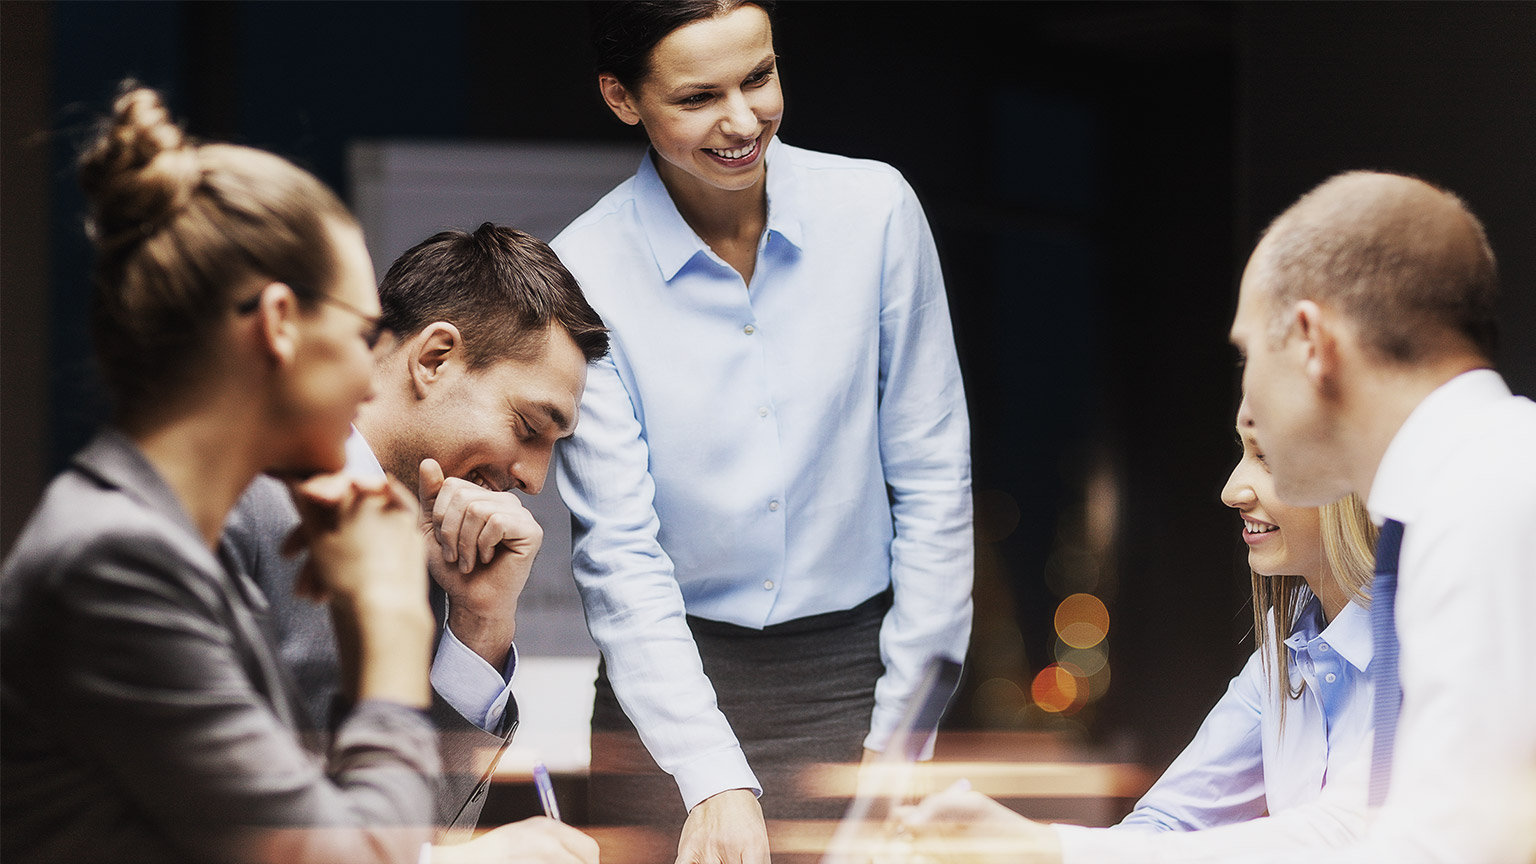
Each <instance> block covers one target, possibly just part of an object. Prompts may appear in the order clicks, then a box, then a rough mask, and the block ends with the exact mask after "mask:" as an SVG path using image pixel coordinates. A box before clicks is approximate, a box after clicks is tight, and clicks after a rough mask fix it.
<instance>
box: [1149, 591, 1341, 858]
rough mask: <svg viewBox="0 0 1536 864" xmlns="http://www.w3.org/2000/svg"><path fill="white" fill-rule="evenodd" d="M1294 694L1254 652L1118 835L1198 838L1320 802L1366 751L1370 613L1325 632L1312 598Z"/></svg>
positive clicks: (1297, 652) (1293, 667) (1294, 649)
mask: <svg viewBox="0 0 1536 864" xmlns="http://www.w3.org/2000/svg"><path fill="white" fill-rule="evenodd" d="M1285 645H1286V647H1287V649H1289V653H1290V658H1291V662H1290V675H1289V677H1290V687H1291V690H1292V691H1295V690H1300V691H1301V695H1300V696H1299V697H1297V698H1295V699H1287V700H1286V702H1287V704H1286V710H1285V722H1284V725H1283V726H1282V725H1281V722H1280V694H1279V693H1278V692H1277V691H1276V689H1275V687H1274V686H1272V685H1271V684H1270V680H1271V679H1270V678H1269V677H1268V676H1267V675H1266V674H1265V672H1264V669H1263V666H1262V664H1263V660H1262V659H1261V654H1262V655H1267V654H1268V651H1267V650H1266V651H1263V652H1259V651H1256V652H1254V654H1253V656H1252V657H1250V658H1249V659H1248V663H1247V665H1245V666H1244V667H1243V671H1242V672H1240V673H1238V675H1237V677H1236V678H1233V679H1232V683H1231V685H1230V686H1229V687H1228V688H1227V692H1226V695H1224V696H1223V697H1222V698H1221V701H1219V702H1217V703H1216V707H1215V708H1213V709H1212V710H1211V713H1210V714H1209V715H1208V716H1207V717H1206V718H1205V722H1204V723H1203V724H1201V726H1200V731H1199V732H1198V733H1196V735H1195V739H1194V741H1192V742H1190V745H1189V747H1187V748H1185V750H1184V752H1183V753H1181V754H1179V758H1177V759H1175V760H1174V761H1173V764H1172V765H1170V766H1169V767H1168V770H1167V772H1165V773H1164V774H1163V776H1162V777H1161V778H1160V779H1159V780H1158V781H1157V783H1156V784H1154V785H1153V787H1152V788H1151V789H1150V790H1148V792H1147V794H1146V795H1145V796H1144V797H1143V798H1142V799H1141V800H1140V801H1138V802H1137V803H1136V809H1135V810H1133V811H1132V812H1131V815H1129V816H1127V817H1126V818H1125V820H1124V821H1123V822H1121V823H1120V826H1119V827H1134V828H1153V829H1158V830H1165V831H1198V830H1201V829H1205V828H1213V827H1215V826H1218V825H1226V824H1231V823H1234V822H1242V821H1245V820H1248V819H1254V818H1257V817H1259V816H1262V815H1264V813H1265V812H1266V811H1267V812H1269V813H1278V812H1281V811H1283V810H1287V809H1290V808H1292V807H1296V806H1298V805H1301V804H1305V803H1308V802H1310V801H1313V800H1315V799H1316V798H1317V797H1318V796H1319V794H1321V792H1322V789H1323V786H1324V784H1325V783H1327V781H1328V778H1329V772H1330V770H1334V771H1336V770H1338V768H1339V767H1340V766H1344V765H1348V764H1350V762H1351V761H1352V760H1354V759H1355V758H1357V757H1358V756H1359V755H1360V754H1362V753H1364V752H1366V751H1367V749H1368V746H1369V742H1370V731H1371V690H1370V677H1369V676H1368V675H1367V674H1366V672H1365V669H1366V666H1367V665H1368V664H1369V663H1370V661H1371V627H1370V613H1369V612H1367V611H1365V610H1364V609H1362V608H1361V607H1359V606H1356V605H1355V604H1354V603H1349V604H1346V605H1345V606H1344V608H1343V609H1341V610H1340V611H1339V614H1338V615H1337V616H1336V617H1335V618H1334V619H1333V621H1332V622H1329V623H1328V625H1327V627H1326V628H1325V627H1324V626H1323V612H1322V605H1321V604H1320V603H1319V602H1318V601H1317V599H1316V598H1313V599H1312V601H1311V602H1310V603H1308V604H1307V606H1306V607H1305V608H1303V610H1302V612H1301V615H1300V616H1298V619H1297V622H1296V626H1295V628H1294V629H1293V630H1292V631H1291V635H1290V636H1288V637H1287V638H1286V640H1285Z"/></svg>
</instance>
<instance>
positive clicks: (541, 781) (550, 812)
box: [533, 762, 560, 822]
mask: <svg viewBox="0 0 1536 864" xmlns="http://www.w3.org/2000/svg"><path fill="white" fill-rule="evenodd" d="M533 786H534V788H535V789H538V790H539V803H540V804H541V805H543V807H544V815H545V816H548V817H549V818H551V819H553V820H555V821H556V822H559V821H560V805H559V803H557V802H556V801H555V784H553V783H551V782H550V780H549V769H548V768H545V767H544V763H543V762H535V763H533Z"/></svg>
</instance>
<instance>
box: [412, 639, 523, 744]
mask: <svg viewBox="0 0 1536 864" xmlns="http://www.w3.org/2000/svg"><path fill="white" fill-rule="evenodd" d="M516 672H517V645H515V644H514V645H513V646H512V649H511V650H510V651H508V652H507V668H506V671H505V673H502V672H497V671H496V667H494V666H492V665H491V664H489V663H487V662H485V658H484V657H481V656H480V655H479V654H476V653H475V652H474V651H471V650H470V649H469V648H467V647H466V646H465V645H464V643H463V642H460V641H459V640H458V637H456V636H454V635H453V631H452V630H450V629H448V628H447V627H444V628H443V637H442V638H441V639H439V640H438V643H437V656H435V657H434V658H432V689H433V690H436V691H437V694H438V695H439V696H441V697H443V700H444V701H445V702H447V703H448V704H449V705H452V706H453V710H455V711H457V712H459V714H460V715H462V716H463V717H464V719H465V720H468V721H469V722H471V723H473V724H475V725H476V726H479V727H480V728H481V729H484V730H485V731H487V732H492V733H494V732H495V731H496V729H497V727H498V726H499V725H500V724H501V717H502V715H503V714H505V713H506V710H507V700H508V699H509V698H511V696H512V678H513V676H514V674H515V673H516Z"/></svg>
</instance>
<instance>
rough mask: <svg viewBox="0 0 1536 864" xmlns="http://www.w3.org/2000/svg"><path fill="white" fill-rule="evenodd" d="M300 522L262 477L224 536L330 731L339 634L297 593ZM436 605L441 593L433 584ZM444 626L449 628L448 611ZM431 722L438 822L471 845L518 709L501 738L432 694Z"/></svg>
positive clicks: (316, 724)
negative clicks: (292, 540) (438, 768)
mask: <svg viewBox="0 0 1536 864" xmlns="http://www.w3.org/2000/svg"><path fill="white" fill-rule="evenodd" d="M298 523H299V515H298V512H297V511H296V510H294V507H293V499H292V497H291V496H290V495H289V494H288V490H287V489H286V488H284V486H283V484H282V483H280V482H278V481H276V480H273V479H272V478H270V477H258V478H256V481H255V482H254V483H252V484H251V485H250V487H249V488H248V489H246V491H245V495H244V496H243V497H242V498H241V499H240V503H239V505H238V506H236V508H235V512H234V514H233V515H232V516H231V517H230V520H229V523H228V524H227V525H226V526H225V535H224V536H225V538H226V539H227V540H228V541H229V542H230V547H231V549H232V550H233V552H234V554H235V556H236V557H237V558H238V559H239V560H240V562H241V564H242V565H243V566H244V569H245V570H246V572H248V573H250V574H251V576H252V578H253V579H254V580H255V582H256V584H257V585H258V586H259V587H260V588H261V590H262V592H263V593H264V594H265V595H266V598H267V602H268V603H270V604H271V608H272V623H273V626H274V628H275V630H276V636H277V641H278V644H279V646H280V650H281V656H282V659H283V662H284V663H285V664H286V665H287V667H288V668H289V670H291V671H292V673H293V675H294V678H295V679H296V680H297V681H298V685H299V691H300V693H301V694H302V695H303V699H304V705H305V709H306V712H305V716H306V722H307V723H308V724H310V726H311V728H313V729H315V730H322V731H323V730H325V729H328V728H329V726H330V721H331V718H332V716H333V715H334V713H335V711H334V708H335V707H336V700H337V698H338V697H337V694H338V692H339V691H340V684H341V667H340V663H339V661H338V658H337V651H336V636H335V633H334V632H333V631H332V629H331V616H330V614H329V613H328V612H327V611H326V609H325V607H323V606H319V605H316V604H314V603H310V602H308V601H306V600H301V599H299V598H297V597H295V596H294V594H293V582H294V579H295V577H296V576H297V575H298V572H299V569H300V567H302V566H303V563H304V558H303V556H302V555H300V556H297V557H286V556H284V555H283V554H282V547H283V541H284V540H285V539H286V538H287V537H288V535H289V533H290V532H292V531H293V529H294V527H295V526H297V525H298ZM433 594H434V595H435V599H438V600H440V599H441V596H440V595H441V591H440V589H438V588H437V586H435V585H434V586H433ZM434 605H435V606H436V608H437V609H438V610H439V615H438V616H437V618H438V622H439V626H441V623H442V620H443V618H442V615H441V613H440V610H441V608H442V607H441V605H440V604H436V603H435V604H434ZM431 716H432V722H433V723H434V724H435V725H436V726H437V729H438V735H439V748H440V752H441V754H442V759H443V776H442V781H441V784H440V785H439V787H438V790H437V804H436V821H437V825H438V826H439V827H440V828H444V829H446V830H447V831H448V832H449V836H447V837H446V838H444V839H447V840H458V839H467V837H466V833H467V832H468V831H471V830H473V829H474V827H475V823H476V821H477V820H479V818H480V811H481V810H482V809H483V808H484V807H485V795H486V793H487V791H488V790H489V788H490V784H491V773H492V771H493V770H494V768H495V765H496V762H497V761H498V760H499V759H500V758H501V754H502V752H503V751H504V749H505V748H506V746H507V743H508V742H509V741H511V739H512V734H513V733H514V732H515V731H516V730H517V703H516V701H514V700H511V699H509V700H508V701H507V710H506V713H505V715H503V717H502V723H501V727H500V728H499V729H498V730H497V731H496V733H495V734H492V733H490V732H486V731H485V730H483V729H481V728H480V727H478V726H476V725H475V724H473V723H471V722H469V721H468V720H466V719H465V718H464V717H463V716H462V715H460V714H459V712H458V711H456V710H454V708H453V706H451V705H449V704H448V703H447V702H446V701H444V700H443V698H442V697H441V696H439V695H437V693H436V692H434V693H433V694H432V712H431Z"/></svg>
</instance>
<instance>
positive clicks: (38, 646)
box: [0, 431, 439, 864]
mask: <svg viewBox="0 0 1536 864" xmlns="http://www.w3.org/2000/svg"><path fill="white" fill-rule="evenodd" d="M264 607H265V603H264V601H263V600H262V598H261V596H260V594H259V592H258V591H257V590H256V589H255V586H254V585H252V584H251V582H250V580H249V579H248V578H246V577H245V576H244V574H243V573H241V572H240V570H239V568H238V565H237V563H236V562H235V561H234V559H233V558H232V557H231V555H230V554H229V550H228V547H227V546H226V547H224V548H223V549H221V550H220V554H219V555H218V556H215V555H214V554H213V553H212V552H211V551H210V550H209V549H208V548H207V547H206V546H205V545H204V544H203V541H202V539H201V537H200V536H199V535H198V532H197V530H196V529H195V528H194V526H193V525H192V523H191V521H190V520H189V518H188V517H187V515H186V513H185V511H184V510H183V509H182V507H181V504H180V502H179V500H178V499H177V498H176V496H175V494H174V493H173V492H172V491H171V490H170V488H169V487H168V486H166V485H165V482H164V481H163V480H162V479H161V477H160V476H159V474H157V473H156V471H155V469H154V467H153V466H152V465H151V464H150V463H149V462H148V461H147V460H146V459H145V458H144V456H143V455H142V454H141V453H140V452H139V450H138V449H137V448H136V447H135V446H134V445H133V443H132V442H131V441H129V440H128V439H127V438H126V437H125V436H123V435H121V434H120V433H117V432H114V431H107V432H104V433H102V434H101V435H99V436H98V437H97V438H96V440H95V441H93V442H92V443H91V444H90V445H89V446H88V447H87V448H86V449H85V450H83V451H81V452H80V453H79V454H78V455H77V456H76V457H75V458H74V460H73V462H72V463H71V465H70V467H69V468H68V469H67V470H66V471H65V472H64V473H63V474H61V475H60V476H59V477H58V478H57V479H55V480H54V481H53V482H52V483H51V484H50V485H49V487H48V489H47V492H46V493H45V494H44V497H43V500H42V503H41V504H40V505H39V507H38V509H37V511H36V512H34V514H33V516H32V519H31V521H30V522H29V523H28V525H27V527H26V529H25V530H24V531H23V532H22V535H21V537H20V538H19V539H18V541H17V543H16V546H15V548H14V549H13V550H12V554H11V556H10V558H9V560H7V561H6V563H5V568H4V577H3V579H0V725H3V727H4V730H5V731H4V735H3V737H0V771H3V775H0V776H3V782H0V820H3V821H4V826H5V827H4V831H3V832H0V858H4V860H5V861H6V862H8V864H21V862H33V861H49V862H53V861H57V862H72V864H73V862H85V861H90V862H119V861H122V862H128V861H134V862H139V861H154V862H162V861H196V862H223V861H249V860H271V861H283V862H298V861H315V862H320V861H325V862H334V861H390V862H414V861H416V860H417V856H418V854H419V851H420V845H421V843H422V842H423V841H424V840H426V839H428V838H429V836H430V827H429V825H428V819H429V818H430V814H431V807H432V789H433V784H434V783H435V782H436V778H437V774H438V770H439V764H438V758H437V754H436V748H435V739H434V735H433V730H432V727H431V725H430V724H429V723H428V722H427V720H426V718H425V717H424V716H422V713H421V712H419V711H414V710H412V709H409V708H406V707H404V706H401V705H395V704H389V703H384V702H368V703H364V704H363V705H360V706H359V707H358V709H357V710H355V711H353V712H352V713H351V715H349V716H348V717H347V719H346V721H345V722H344V723H342V724H341V726H340V727H339V728H338V730H337V734H336V736H335V738H334V740H333V741H332V742H331V746H330V747H329V749H328V751H327V752H326V753H325V754H324V758H321V756H319V755H317V754H315V753H312V752H310V751H308V750H306V749H305V747H304V746H303V745H302V744H301V742H300V738H299V732H298V729H299V726H300V722H299V717H300V714H301V712H302V708H301V707H300V706H299V704H298V702H297V700H296V698H295V696H294V692H293V688H292V685H291V682H290V680H289V678H288V676H287V674H286V672H285V671H284V670H283V668H282V664H281V663H280V661H279V660H278V659H277V656H276V650H275V647H274V646H273V645H272V643H271V640H270V637H269V634H268V633H267V631H266V625H265V623H264V621H263V618H264V615H265V611H264ZM321 826H323V827H324V829H325V830H323V831H321V830H306V831H299V832H294V831H272V830H268V829H285V828H307V829H316V828H320V827H321Z"/></svg>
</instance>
